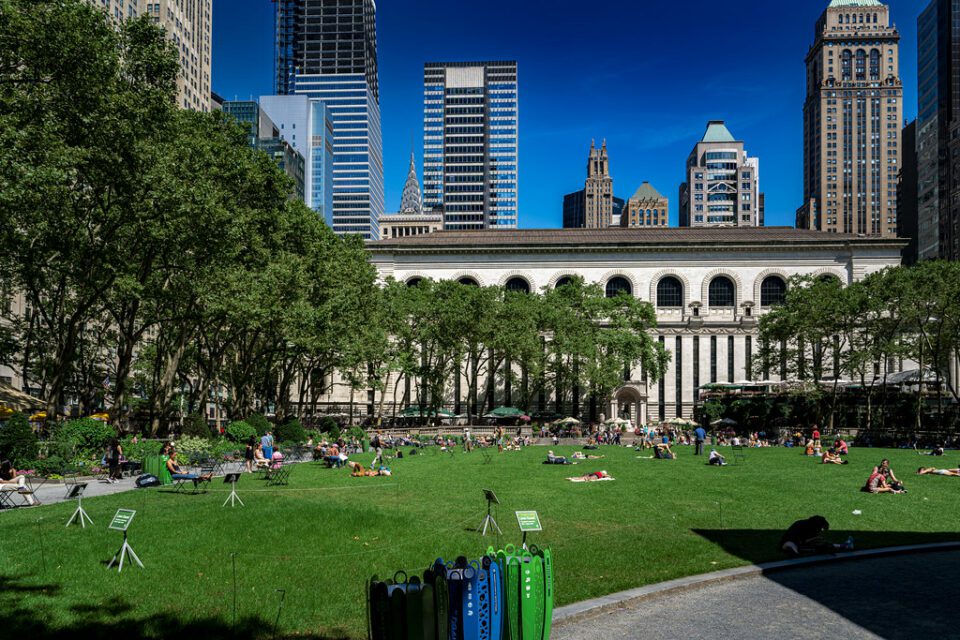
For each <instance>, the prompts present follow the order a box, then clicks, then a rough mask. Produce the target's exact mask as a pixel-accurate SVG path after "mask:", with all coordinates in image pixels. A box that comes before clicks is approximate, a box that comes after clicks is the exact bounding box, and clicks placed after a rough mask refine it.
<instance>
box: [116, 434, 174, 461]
mask: <svg viewBox="0 0 960 640" xmlns="http://www.w3.org/2000/svg"><path fill="white" fill-rule="evenodd" d="M120 446H121V447H123V455H124V457H126V459H127V460H136V461H138V462H143V460H144V458H146V457H147V456H158V455H160V449H161V448H162V447H163V443H162V442H160V441H159V440H140V439H138V440H137V444H133V436H127V437H126V438H124V439H123V440H122V441H121V442H120Z"/></svg>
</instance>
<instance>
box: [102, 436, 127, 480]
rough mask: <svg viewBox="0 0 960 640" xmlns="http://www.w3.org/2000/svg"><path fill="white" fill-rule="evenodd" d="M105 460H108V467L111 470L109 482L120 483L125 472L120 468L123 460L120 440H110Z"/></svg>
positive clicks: (108, 477)
mask: <svg viewBox="0 0 960 640" xmlns="http://www.w3.org/2000/svg"><path fill="white" fill-rule="evenodd" d="M104 458H105V459H106V462H107V467H109V469H110V473H109V475H108V476H107V482H109V483H111V484H116V483H118V482H120V478H121V477H122V476H123V471H122V470H121V466H120V463H121V461H122V459H123V448H122V447H121V446H120V441H119V440H117V439H116V438H113V439H111V440H110V442H109V443H108V444H107V452H106V455H105V456H104Z"/></svg>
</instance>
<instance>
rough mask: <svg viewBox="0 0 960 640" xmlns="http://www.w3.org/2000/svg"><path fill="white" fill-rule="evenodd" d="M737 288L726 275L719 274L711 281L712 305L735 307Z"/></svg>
mask: <svg viewBox="0 0 960 640" xmlns="http://www.w3.org/2000/svg"><path fill="white" fill-rule="evenodd" d="M735 293H736V288H735V287H734V286H733V282H732V281H731V280H730V278H728V277H726V276H717V277H716V278H714V279H713V280H711V281H710V291H709V294H710V306H711V307H733V306H735V300H736V295H735Z"/></svg>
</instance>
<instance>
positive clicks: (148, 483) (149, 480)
mask: <svg viewBox="0 0 960 640" xmlns="http://www.w3.org/2000/svg"><path fill="white" fill-rule="evenodd" d="M136 484H137V488H138V489H146V488H147V487H159V486H160V479H159V478H157V476H155V475H153V474H151V473H145V474H143V475H142V476H140V477H139V478H137V482H136Z"/></svg>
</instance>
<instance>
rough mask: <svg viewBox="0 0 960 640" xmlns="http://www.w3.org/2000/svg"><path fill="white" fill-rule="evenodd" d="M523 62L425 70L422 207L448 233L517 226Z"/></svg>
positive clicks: (429, 65)
mask: <svg viewBox="0 0 960 640" xmlns="http://www.w3.org/2000/svg"><path fill="white" fill-rule="evenodd" d="M517 117H518V103H517V63H516V62H432V63H427V64H426V65H424V69H423V201H424V207H425V208H426V209H442V211H443V214H444V228H446V229H484V228H494V229H511V228H516V227H517V184H518V183H517V122H518V120H517Z"/></svg>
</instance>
